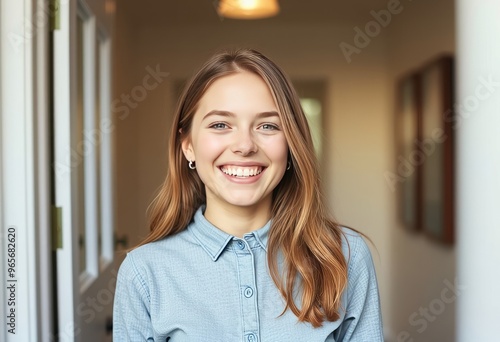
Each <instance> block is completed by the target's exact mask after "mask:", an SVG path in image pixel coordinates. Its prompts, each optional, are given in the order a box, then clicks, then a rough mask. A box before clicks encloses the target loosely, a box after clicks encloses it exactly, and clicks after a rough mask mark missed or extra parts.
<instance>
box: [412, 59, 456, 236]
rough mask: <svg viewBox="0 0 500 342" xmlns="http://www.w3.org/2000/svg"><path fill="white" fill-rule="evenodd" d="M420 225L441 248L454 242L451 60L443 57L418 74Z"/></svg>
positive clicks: (426, 66)
mask: <svg viewBox="0 0 500 342" xmlns="http://www.w3.org/2000/svg"><path fill="white" fill-rule="evenodd" d="M419 78H420V84H419V87H420V91H419V92H420V96H421V111H422V112H421V132H420V138H419V147H420V150H421V151H422V153H423V156H425V161H424V162H423V163H422V166H421V170H420V172H421V184H422V188H421V190H422V194H421V208H420V210H421V225H422V230H423V231H424V233H425V234H426V235H428V236H430V237H431V238H433V239H436V240H437V241H439V242H442V243H444V244H452V243H453V241H454V229H455V228H454V225H455V224H454V140H455V139H454V130H453V128H452V122H453V120H452V118H453V115H454V113H453V59H452V57H451V56H442V57H439V58H437V59H436V60H434V61H432V62H430V63H428V64H427V65H425V66H424V67H423V68H422V69H421V72H420V77H419Z"/></svg>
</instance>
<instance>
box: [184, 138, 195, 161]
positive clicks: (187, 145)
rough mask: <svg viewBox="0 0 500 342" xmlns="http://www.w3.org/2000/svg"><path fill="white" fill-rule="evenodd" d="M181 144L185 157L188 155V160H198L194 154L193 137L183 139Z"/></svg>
mask: <svg viewBox="0 0 500 342" xmlns="http://www.w3.org/2000/svg"><path fill="white" fill-rule="evenodd" d="M181 146H182V152H183V153H184V157H186V159H187V160H192V161H196V158H195V156H194V149H193V144H192V143H191V139H190V138H189V137H187V138H185V139H184V140H182V144H181Z"/></svg>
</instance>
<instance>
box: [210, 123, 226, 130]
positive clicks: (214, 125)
mask: <svg viewBox="0 0 500 342" xmlns="http://www.w3.org/2000/svg"><path fill="white" fill-rule="evenodd" d="M209 127H210V128H215V129H224V128H227V125H226V124H225V123H223V122H216V123H214V124H212V125H210V126H209Z"/></svg>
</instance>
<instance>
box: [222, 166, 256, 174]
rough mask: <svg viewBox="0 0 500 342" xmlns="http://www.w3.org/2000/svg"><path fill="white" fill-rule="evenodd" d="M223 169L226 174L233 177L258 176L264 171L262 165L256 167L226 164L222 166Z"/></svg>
mask: <svg viewBox="0 0 500 342" xmlns="http://www.w3.org/2000/svg"><path fill="white" fill-rule="evenodd" d="M220 169H221V171H222V172H224V173H225V174H226V175H229V176H233V177H252V176H256V175H258V174H259V173H261V172H262V167H261V166H256V167H241V166H240V167H236V166H227V165H224V166H222V167H221V168H220Z"/></svg>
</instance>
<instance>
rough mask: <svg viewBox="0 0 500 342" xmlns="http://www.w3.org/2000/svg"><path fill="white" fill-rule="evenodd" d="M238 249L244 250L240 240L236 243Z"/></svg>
mask: <svg viewBox="0 0 500 342" xmlns="http://www.w3.org/2000/svg"><path fill="white" fill-rule="evenodd" d="M236 244H237V245H238V248H239V249H245V243H244V242H243V241H241V240H238V241H236Z"/></svg>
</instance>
